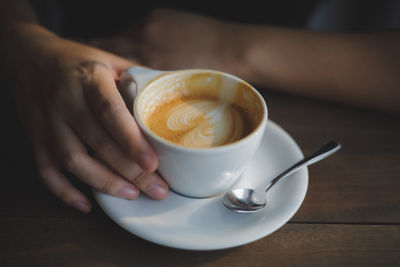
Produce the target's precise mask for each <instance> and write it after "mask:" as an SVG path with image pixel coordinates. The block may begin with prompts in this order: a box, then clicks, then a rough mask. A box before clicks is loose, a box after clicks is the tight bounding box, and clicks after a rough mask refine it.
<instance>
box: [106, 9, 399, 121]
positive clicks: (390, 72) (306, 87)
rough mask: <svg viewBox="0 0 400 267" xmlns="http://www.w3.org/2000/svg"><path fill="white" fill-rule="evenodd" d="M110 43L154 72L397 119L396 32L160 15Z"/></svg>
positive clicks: (162, 12)
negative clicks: (225, 78)
mask: <svg viewBox="0 0 400 267" xmlns="http://www.w3.org/2000/svg"><path fill="white" fill-rule="evenodd" d="M139 30H140V31H139ZM138 33H139V34H138ZM138 39H139V40H140V42H139V43H137V44H138V45H135V42H134V41H132V40H138ZM116 40H117V41H116V42H114V44H115V45H116V46H118V45H120V47H121V45H122V44H124V42H128V43H129V44H125V45H123V46H122V47H125V48H127V49H126V51H124V52H125V56H130V54H133V56H137V57H138V58H141V59H142V60H143V61H142V62H143V63H144V64H146V65H150V66H152V67H154V68H164V69H177V68H193V67H201V68H216V69H221V70H224V71H227V72H231V73H233V74H236V75H238V76H240V77H242V78H244V79H246V80H248V81H250V82H253V83H257V84H259V85H262V86H265V87H269V88H273V89H277V90H281V91H286V92H290V93H295V94H299V95H305V96H309V97H315V98H322V99H326V100H330V101H336V102H340V103H346V104H349V105H354V106H360V107H366V108H372V109H378V110H383V111H389V112H395V113H400V32H399V31H397V32H386V33H359V34H344V33H322V32H313V31H307V30H297V29H287V28H279V27H269V26H259V25H244V24H237V23H229V22H224V21H220V20H217V19H213V18H208V17H204V16H201V15H196V14H191V13H187V12H181V11H175V10H168V9H161V10H156V11H154V12H153V13H152V14H150V15H149V16H148V17H147V19H146V20H145V21H144V23H143V24H141V25H140V28H135V29H133V30H131V31H127V32H125V33H123V34H121V35H120V36H119V37H118V38H117V39H116ZM112 43H113V42H112V40H111V41H110V44H111V46H112ZM119 51H123V49H119Z"/></svg>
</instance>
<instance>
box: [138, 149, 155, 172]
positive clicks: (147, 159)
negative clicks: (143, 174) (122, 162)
mask: <svg viewBox="0 0 400 267" xmlns="http://www.w3.org/2000/svg"><path fill="white" fill-rule="evenodd" d="M139 164H140V166H141V167H142V168H143V169H144V170H146V171H154V168H155V167H154V165H155V159H154V157H153V156H151V155H150V154H149V153H143V154H141V155H140V156H139Z"/></svg>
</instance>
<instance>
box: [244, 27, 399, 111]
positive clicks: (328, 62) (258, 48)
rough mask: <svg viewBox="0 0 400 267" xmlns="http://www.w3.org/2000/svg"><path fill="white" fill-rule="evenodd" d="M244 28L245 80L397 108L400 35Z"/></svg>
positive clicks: (297, 91) (304, 92) (375, 106)
mask: <svg viewBox="0 0 400 267" xmlns="http://www.w3.org/2000/svg"><path fill="white" fill-rule="evenodd" d="M246 27H247V26H246ZM242 32H243V35H242V36H241V40H242V43H241V45H242V48H241V50H242V51H243V54H242V56H241V61H240V62H241V64H242V65H243V66H242V67H241V71H242V73H243V75H244V76H245V77H244V78H246V79H249V80H251V81H253V82H255V83H258V84H261V85H265V86H268V87H272V88H277V89H280V90H284V91H287V92H292V93H296V94H301V95H306V96H311V97H318V98H323V99H328V100H334V101H338V102H343V103H347V104H351V105H358V106H362V107H369V108H376V109H380V110H385V111H391V112H400V72H399V70H400V49H399V47H400V33H398V32H392V33H365V34H340V33H319V32H311V31H301V30H290V29H282V28H272V27H253V26H252V27H251V28H249V29H247V30H245V31H242Z"/></svg>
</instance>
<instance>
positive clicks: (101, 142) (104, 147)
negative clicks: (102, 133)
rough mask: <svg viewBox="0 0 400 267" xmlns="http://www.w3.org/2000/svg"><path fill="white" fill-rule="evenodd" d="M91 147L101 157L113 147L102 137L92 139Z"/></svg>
mask: <svg viewBox="0 0 400 267" xmlns="http://www.w3.org/2000/svg"><path fill="white" fill-rule="evenodd" d="M91 147H92V149H93V150H94V151H96V152H97V153H99V154H101V155H108V154H110V153H111V152H112V150H113V146H112V144H110V142H109V140H108V139H106V138H103V137H98V138H93V140H92V145H91Z"/></svg>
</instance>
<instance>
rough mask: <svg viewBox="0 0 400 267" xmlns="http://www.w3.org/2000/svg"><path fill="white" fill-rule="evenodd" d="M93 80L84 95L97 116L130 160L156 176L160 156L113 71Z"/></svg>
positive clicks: (98, 71) (98, 72) (99, 71)
mask: <svg viewBox="0 0 400 267" xmlns="http://www.w3.org/2000/svg"><path fill="white" fill-rule="evenodd" d="M93 77H94V78H93V80H91V81H89V82H86V83H84V92H85V97H86V99H87V101H88V102H89V105H90V108H91V109H92V112H93V114H94V116H95V117H96V118H97V120H98V121H99V122H100V124H101V125H102V126H104V127H105V129H106V130H107V131H108V132H109V133H110V135H111V136H112V137H113V139H114V140H116V142H117V143H118V144H119V145H120V146H121V148H122V149H123V150H124V151H125V152H126V153H127V155H128V156H130V157H132V158H133V159H134V160H135V161H136V162H137V163H138V164H139V165H140V166H141V168H142V169H144V170H145V171H148V172H153V171H154V170H155V169H156V168H157V165H158V160H157V156H156V154H155V152H154V151H153V149H152V148H151V146H150V145H149V143H148V142H147V140H146V139H145V138H144V136H143V135H142V133H141V131H140V129H139V127H138V125H137V123H136V121H135V120H134V118H133V117H132V115H131V114H130V112H129V111H128V109H127V108H126V106H125V103H124V101H123V99H122V97H121V95H120V94H119V92H118V89H117V87H116V85H115V81H114V79H113V77H112V75H110V72H109V70H108V69H107V68H105V67H98V68H96V70H94V76H93Z"/></svg>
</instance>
